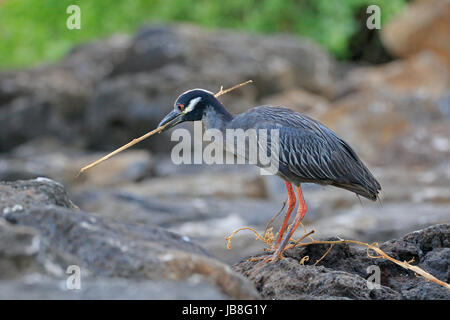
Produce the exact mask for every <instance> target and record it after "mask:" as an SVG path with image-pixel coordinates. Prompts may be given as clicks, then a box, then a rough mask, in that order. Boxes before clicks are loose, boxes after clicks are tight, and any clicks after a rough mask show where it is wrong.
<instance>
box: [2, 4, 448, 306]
mask: <svg viewBox="0 0 450 320" xmlns="http://www.w3.org/2000/svg"><path fill="white" fill-rule="evenodd" d="M434 2H435V5H434V6H433V8H434V10H421V9H420V8H421V6H423V3H418V4H414V5H411V8H409V9H408V10H406V12H405V13H404V14H403V15H402V16H401V17H398V18H397V19H396V20H394V21H393V22H392V23H390V24H388V25H387V26H386V27H384V28H383V29H382V30H381V33H380V37H381V39H382V42H383V44H384V46H385V48H386V49H387V50H389V51H390V52H391V53H392V54H393V56H394V57H395V59H394V60H390V61H388V62H386V63H383V64H377V65H372V64H362V63H342V62H337V61H335V60H334V59H332V58H331V57H330V56H329V55H328V54H327V53H326V52H324V51H323V50H322V49H321V48H320V47H319V46H317V45H316V44H314V43H311V42H310V41H308V40H305V39H301V38H298V37H294V36H290V35H271V36H258V35H248V34H243V33H238V32H232V31H206V30H203V29H199V28H197V27H194V26H189V25H172V26H155V25H151V26H146V27H143V28H142V29H141V30H140V31H139V32H138V34H137V35H136V36H134V37H131V36H126V35H115V36H113V37H111V38H109V39H105V40H101V41H98V42H93V43H89V44H86V45H83V46H80V47H77V48H74V49H73V51H72V52H70V53H69V54H68V55H67V56H66V57H65V58H64V59H62V60H61V61H60V62H59V63H57V64H53V65H49V66H42V67H39V68H36V69H32V70H19V71H8V72H5V71H3V72H0V181H2V182H1V183H0V217H1V218H0V238H1V241H0V279H1V282H2V286H1V287H0V298H37V297H43V298H62V297H64V298H67V299H79V298H131V299H135V298H137V299H139V298H145V299H147V298H162V299H166V298H167V299H173V298H193V299H204V298H211V299H222V298H236V299H241V298H245V299H257V298H270V299H271V298H275V299H304V298H308V299H309V298H311V299H335V298H337V299H347V298H349V299H449V298H450V296H449V293H448V290H447V289H443V288H442V287H439V286H438V285H436V284H434V283H429V282H425V281H424V280H422V279H421V278H417V277H416V276H415V275H414V274H412V273H411V272H409V271H406V270H403V269H401V268H400V267H397V266H395V265H393V264H392V263H390V262H386V261H384V260H379V259H370V258H368V257H367V255H366V251H365V249H364V248H359V247H356V246H346V245H339V246H338V245H336V246H335V247H334V248H333V249H332V250H331V251H330V253H329V255H328V256H327V257H326V258H325V259H323V260H322V261H321V262H320V263H319V264H318V265H317V266H314V262H315V261H316V260H317V259H318V258H320V256H322V254H323V253H324V251H325V250H326V249H327V247H326V246H325V247H324V246H310V247H305V248H303V249H294V250H291V251H289V252H288V253H287V259H285V260H283V261H281V262H278V263H276V264H270V265H267V266H265V267H263V268H259V269H255V268H254V263H252V262H249V261H247V258H248V257H250V256H252V255H260V254H261V253H262V252H263V249H264V245H263V244H262V243H260V242H259V241H255V239H254V235H253V234H252V233H248V232H245V231H243V232H242V233H239V234H238V235H237V236H236V237H235V238H234V239H233V242H232V250H227V248H226V242H225V239H224V238H225V236H227V235H229V234H230V233H231V232H232V231H234V230H235V229H237V228H240V227H244V226H250V227H253V228H255V229H256V230H258V231H260V232H262V231H263V230H264V228H265V226H266V223H267V222H268V221H269V220H270V218H271V217H272V216H274V215H275V213H277V212H278V211H279V210H280V208H281V205H282V202H283V201H284V200H285V197H286V195H285V191H284V185H283V182H282V181H281V180H280V179H279V178H277V177H271V176H261V175H259V170H257V169H255V168H253V167H250V166H245V165H234V166H233V165H222V166H207V165H181V166H176V165H174V164H173V163H172V161H171V159H170V150H171V147H172V145H173V143H172V142H170V133H169V134H162V135H157V136H154V137H152V138H151V139H149V140H147V141H145V142H142V143H141V144H139V145H138V146H137V147H135V148H133V149H132V150H129V151H127V152H124V153H122V154H120V155H118V156H116V157H114V158H112V159H110V160H109V161H107V162H105V163H103V164H102V165H100V166H98V167H96V168H94V169H92V170H90V171H88V172H87V173H86V174H84V175H82V176H80V177H79V178H75V176H76V173H77V172H78V170H79V169H80V168H81V167H82V166H84V165H85V164H87V163H89V162H91V161H93V160H96V159H97V158H99V157H100V156H103V155H104V153H105V152H109V151H111V150H112V149H115V148H117V147H118V146H121V145H122V144H124V143H126V142H128V141H129V140H131V139H133V138H135V137H137V136H140V135H142V134H143V133H145V132H147V131H149V130H151V129H153V128H154V127H155V126H156V125H157V124H158V122H159V121H160V119H161V118H162V117H163V116H164V115H165V114H166V113H167V112H168V111H169V110H170V109H171V108H172V105H173V101H174V99H175V98H176V97H177V96H178V95H179V94H180V93H181V92H183V91H185V90H187V89H190V88H195V87H202V88H205V89H208V90H211V91H217V90H218V89H219V87H220V86H221V85H224V86H226V87H227V86H231V85H234V84H236V83H239V82H243V81H246V80H248V79H252V80H253V81H254V84H252V85H250V86H246V87H245V88H242V89H240V90H236V91H234V92H232V93H229V94H227V95H224V96H223V97H221V101H222V102H223V103H224V104H225V106H227V108H229V109H230V110H231V111H232V112H234V113H238V112H242V111H244V110H246V109H248V108H249V107H251V106H256V105H259V104H265V103H270V104H277V105H283V106H286V107H289V108H292V109H294V110H297V111H300V112H304V113H306V114H308V115H310V116H312V117H314V118H317V119H318V120H320V121H322V122H323V123H325V124H326V125H327V126H329V127H330V128H332V129H333V130H335V131H336V132H337V133H338V134H339V135H340V136H342V137H343V138H344V139H345V140H346V141H347V142H349V143H350V144H351V145H352V146H353V147H354V149H355V150H356V151H357V153H358V154H359V155H360V156H361V158H362V159H363V160H364V162H366V163H367V165H368V166H369V168H370V169H371V170H372V171H373V173H374V175H375V176H376V177H377V179H378V180H379V181H380V183H381V185H382V187H383V194H382V200H381V201H380V202H376V203H372V202H369V201H366V200H364V199H363V200H362V202H360V201H359V200H358V198H356V197H355V195H354V194H351V193H349V192H347V191H343V190H339V189H336V188H331V187H330V188H324V187H319V186H316V185H305V186H304V193H305V198H306V201H307V203H308V208H309V211H308V213H307V215H306V217H305V225H306V228H307V229H309V230H311V229H313V230H315V235H314V237H315V238H316V239H326V238H330V237H334V238H335V237H340V238H345V239H356V240H360V241H366V242H375V241H376V242H379V243H380V247H381V248H383V249H384V250H386V252H389V254H392V256H393V257H395V258H397V259H399V260H401V261H403V260H408V261H409V260H410V259H412V258H414V261H415V262H414V263H413V264H417V265H419V266H420V267H422V268H423V269H424V270H427V271H428V272H430V273H432V274H433V275H435V276H436V277H437V278H439V279H440V280H442V281H446V282H447V283H448V282H449V268H448V262H449V227H448V223H449V221H450V163H449V161H448V159H449V157H450V138H449V137H450V89H449V88H450V64H449V61H450V49H449V48H448V47H445V46H444V47H443V43H446V42H445V41H440V40H439V39H443V38H445V37H447V38H448V30H450V26H449V25H448V23H449V21H450V19H447V18H445V17H446V14H448V12H449V10H450V9H449V5H448V2H446V1H440V0H435V1H434ZM437 4H439V5H437ZM440 6H442V7H440ZM436 8H440V9H439V10H437V9H436ZM443 8H444V9H443ZM420 14H422V15H425V16H424V17H423V19H417V18H414V17H417V15H420ZM411 17H413V18H411ZM411 19H412V20H411ZM411 21H415V22H414V25H415V28H408V25H410V24H411V23H412V22H411ZM417 21H420V23H419V24H417V23H416V22H417ZM429 33H432V34H433V37H427V36H426V35H427V34H429ZM418 38H420V39H422V40H423V41H417V39H418ZM424 39H425V40H426V41H425V40H424ZM185 127H186V128H187V129H189V130H191V125H189V124H186V125H185ZM50 179H51V180H50ZM280 224H281V217H280V218H278V219H277V220H276V222H275V223H274V227H275V229H276V228H277V227H279V225H280ZM416 230H420V231H416ZM414 231H416V232H414ZM301 234H302V230H300V231H299V232H298V234H297V235H296V236H300V235H301ZM395 239H397V240H395ZM304 256H309V257H310V260H309V262H307V263H305V265H300V264H299V263H298V261H300V260H301V259H302V258H303V257H304ZM69 265H79V266H80V267H81V270H82V275H83V277H82V279H83V280H82V290H79V291H70V290H67V289H65V288H66V287H65V282H66V279H67V276H68V275H67V274H66V273H65V271H66V269H67V267H68V266H69ZM370 265H377V266H379V267H380V270H381V284H382V287H381V289H378V290H369V289H368V288H367V285H366V282H365V279H367V278H368V276H369V275H368V273H367V267H368V266H370Z"/></svg>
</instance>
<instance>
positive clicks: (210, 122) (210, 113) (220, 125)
mask: <svg viewBox="0 0 450 320" xmlns="http://www.w3.org/2000/svg"><path fill="white" fill-rule="evenodd" d="M232 119H233V115H232V114H231V113H229V112H228V111H227V110H226V109H225V108H224V107H223V105H222V104H220V103H219V102H217V103H215V104H212V105H208V106H207V107H206V108H205V111H204V113H203V117H202V122H203V124H204V125H205V129H206V130H208V129H218V130H220V131H224V130H225V128H226V126H227V124H228V123H229V122H230V121H231V120H232Z"/></svg>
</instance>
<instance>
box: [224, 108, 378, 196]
mask: <svg viewBox="0 0 450 320" xmlns="http://www.w3.org/2000/svg"><path fill="white" fill-rule="evenodd" d="M243 115H246V116H244V117H242V118H241V119H239V118H240V117H239V116H238V117H237V118H235V120H236V121H233V122H235V124H234V125H235V126H236V127H240V128H249V127H252V128H258V129H260V128H265V129H278V130H279V145H278V146H277V147H278V150H279V155H278V158H277V159H275V156H276V155H272V157H273V161H274V162H275V163H278V164H279V166H280V170H281V171H282V174H283V176H285V177H286V178H288V179H289V180H290V181H299V182H315V183H319V184H330V185H334V186H337V187H340V188H344V189H347V190H350V191H353V192H356V193H357V194H360V195H362V196H364V197H367V198H369V199H372V200H375V199H377V197H378V191H379V190H380V189H381V186H380V184H379V183H378V182H377V181H376V179H375V178H374V177H373V176H372V174H371V173H370V171H369V170H368V169H367V168H366V166H365V165H364V164H363V163H362V161H361V160H360V159H359V158H358V156H357V155H356V153H355V152H354V151H353V149H352V148H351V147H350V146H349V145H348V144H347V143H346V142H345V141H343V140H342V139H340V138H339V137H338V136H337V135H336V134H335V133H334V132H333V131H331V130H330V129H328V128H327V127H325V126H324V125H322V124H321V123H320V122H318V121H316V120H314V119H311V118H309V117H307V116H305V115H303V114H301V113H298V112H295V111H292V110H289V109H285V108H280V107H266V106H264V107H257V108H254V109H252V110H249V111H248V112H247V113H245V114H243ZM249 119H251V121H249ZM269 137H270V135H269ZM268 142H269V143H272V144H273V143H275V141H273V142H272V141H268Z"/></svg>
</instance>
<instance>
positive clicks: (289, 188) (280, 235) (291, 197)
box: [275, 181, 297, 248]
mask: <svg viewBox="0 0 450 320" xmlns="http://www.w3.org/2000/svg"><path fill="white" fill-rule="evenodd" d="M285 183H286V190H287V192H288V208H287V210H286V215H285V218H284V221H283V225H282V226H281V228H280V231H279V232H278V237H277V242H276V244H275V248H278V246H279V245H280V243H281V240H282V239H283V234H284V231H285V230H286V227H287V224H288V221H289V217H290V216H291V213H292V210H294V208H295V203H296V202H297V199H296V198H295V192H294V189H292V184H291V183H290V182H287V181H285Z"/></svg>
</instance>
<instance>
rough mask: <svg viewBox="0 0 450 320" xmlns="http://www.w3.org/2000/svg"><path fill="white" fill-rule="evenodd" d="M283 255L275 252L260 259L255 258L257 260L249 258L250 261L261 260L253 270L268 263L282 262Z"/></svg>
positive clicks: (277, 251)
mask: <svg viewBox="0 0 450 320" xmlns="http://www.w3.org/2000/svg"><path fill="white" fill-rule="evenodd" d="M283 259H284V257H283V253H282V252H281V251H279V250H276V251H275V252H274V253H273V254H269V255H263V256H261V257H257V258H250V259H249V260H250V261H260V260H262V261H261V262H260V263H258V264H257V265H256V266H255V268H259V267H262V266H263V265H265V264H266V263H268V262H272V263H274V262H277V261H278V260H283Z"/></svg>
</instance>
